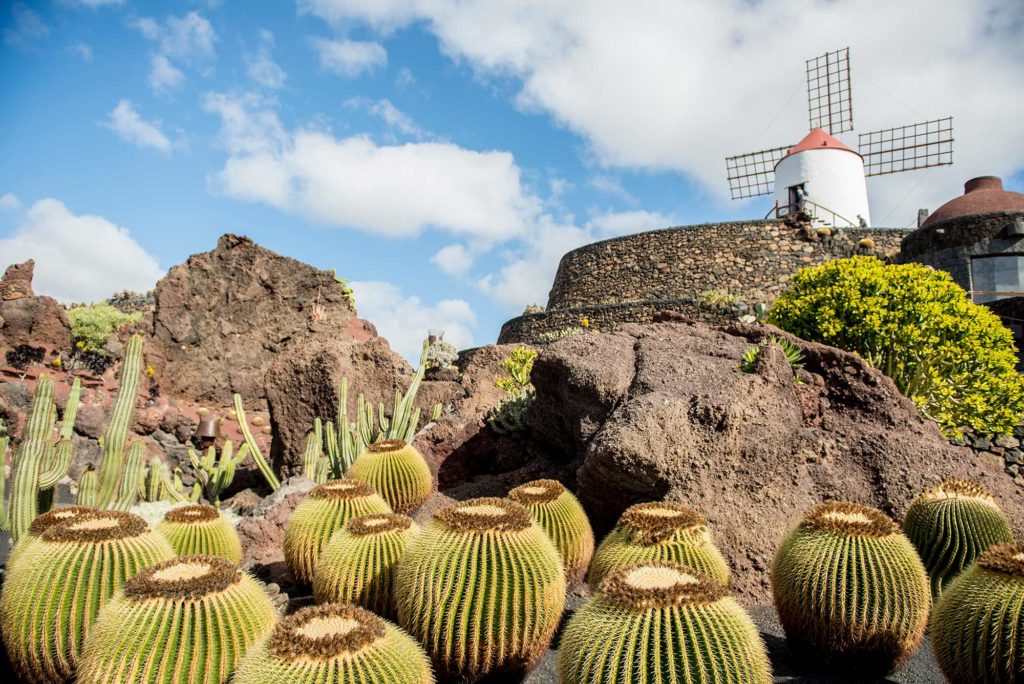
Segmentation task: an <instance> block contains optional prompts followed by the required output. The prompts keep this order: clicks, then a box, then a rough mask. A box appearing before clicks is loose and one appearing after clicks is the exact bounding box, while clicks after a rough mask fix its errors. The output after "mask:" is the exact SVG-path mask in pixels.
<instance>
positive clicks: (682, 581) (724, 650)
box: [558, 561, 772, 684]
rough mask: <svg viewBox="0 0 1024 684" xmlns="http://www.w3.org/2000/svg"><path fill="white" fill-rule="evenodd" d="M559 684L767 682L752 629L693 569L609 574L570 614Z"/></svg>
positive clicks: (649, 567)
mask: <svg viewBox="0 0 1024 684" xmlns="http://www.w3.org/2000/svg"><path fill="white" fill-rule="evenodd" d="M558 672H559V679H560V681H561V682H563V683H564V684H632V683H633V682H644V684H670V683H671V684H769V683H770V682H771V681H772V671H771V665H770V663H769V661H768V653H767V651H766V650H765V645H764V642H763V641H761V635H760V634H759V633H758V630H757V627H755V626H754V623H753V621H752V620H751V619H750V617H749V616H748V615H747V613H746V611H744V610H743V608H742V607H741V606H740V605H739V604H738V603H736V601H735V600H734V599H733V598H732V597H730V596H729V590H728V589H727V588H726V587H725V586H723V585H722V584H719V583H718V582H716V581H714V580H712V579H711V578H709V577H707V576H706V575H703V574H701V573H699V572H697V571H695V570H693V569H692V568H688V567H686V566H684V565H680V564H678V563H672V562H661V561H652V562H643V563H638V564H636V565H628V566H626V567H623V568H618V569H616V570H614V571H612V572H611V573H610V574H609V575H608V576H607V577H606V578H605V579H604V581H603V582H602V583H601V587H600V589H599V590H598V591H597V593H595V594H594V596H593V597H591V599H590V600H589V601H587V603H586V604H584V605H583V607H582V608H581V609H580V610H579V611H578V612H577V613H576V614H575V615H574V616H573V617H572V619H571V620H570V621H569V624H568V625H567V626H566V628H565V632H564V633H563V635H562V640H561V643H560V644H559V649H558Z"/></svg>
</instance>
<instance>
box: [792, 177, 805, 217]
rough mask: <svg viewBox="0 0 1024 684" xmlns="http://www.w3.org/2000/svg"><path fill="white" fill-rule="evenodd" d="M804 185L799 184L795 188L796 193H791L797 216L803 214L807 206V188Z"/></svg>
mask: <svg viewBox="0 0 1024 684" xmlns="http://www.w3.org/2000/svg"><path fill="white" fill-rule="evenodd" d="M805 185H807V184H806V183H801V184H800V185H798V186H796V191H795V192H794V193H793V195H794V197H795V199H796V213H798V214H802V213H804V207H805V206H806V205H807V188H805V187H804V186H805Z"/></svg>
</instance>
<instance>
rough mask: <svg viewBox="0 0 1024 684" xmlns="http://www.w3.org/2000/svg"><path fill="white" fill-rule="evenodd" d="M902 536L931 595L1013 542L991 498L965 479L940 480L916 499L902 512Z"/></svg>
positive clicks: (1010, 532) (937, 593) (997, 506)
mask: <svg viewBox="0 0 1024 684" xmlns="http://www.w3.org/2000/svg"><path fill="white" fill-rule="evenodd" d="M903 531H904V532H905V533H906V535H907V537H909V538H910V541H911V542H913V544H914V546H915V547H917V552H918V553H919V554H920V555H921V560H922V561H924V566H925V568H926V569H927V570H928V576H929V577H930V578H931V582H932V594H933V595H934V596H938V595H939V594H940V593H941V592H942V589H943V587H945V586H946V585H948V584H949V583H950V582H951V581H952V580H953V578H954V577H956V576H957V575H959V574H960V572H961V571H963V569H964V568H966V567H967V566H969V565H970V564H971V563H973V562H974V561H975V559H977V557H978V556H979V555H981V553H982V552H983V551H984V550H985V549H987V548H989V547H990V546H995V545H997V544H1005V543H1008V542H1011V541H1013V529H1012V528H1011V527H1010V521H1009V519H1008V518H1007V517H1006V514H1005V513H1003V511H1002V509H1000V508H999V504H998V503H996V500H995V497H993V496H992V495H991V494H989V493H988V492H987V491H985V489H984V488H982V486H981V485H979V484H977V483H975V482H971V481H969V480H957V479H950V480H945V481H944V482H942V483H941V484H940V485H938V486H937V487H933V488H931V489H929V490H927V491H926V492H925V493H924V494H922V495H921V496H919V497H918V498H917V499H916V500H915V501H914V502H913V503H912V504H910V508H909V509H908V510H907V517H906V518H904V520H903Z"/></svg>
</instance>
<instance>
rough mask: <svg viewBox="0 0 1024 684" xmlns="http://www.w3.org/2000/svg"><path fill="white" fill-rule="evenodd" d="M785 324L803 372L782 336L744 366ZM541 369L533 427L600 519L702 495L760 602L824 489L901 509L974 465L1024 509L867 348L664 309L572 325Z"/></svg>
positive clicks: (737, 571)
mask: <svg viewBox="0 0 1024 684" xmlns="http://www.w3.org/2000/svg"><path fill="white" fill-rule="evenodd" d="M772 334H774V335H778V336H781V337H787V338H788V339H790V340H791V341H793V342H794V343H795V344H797V346H799V347H800V348H801V349H802V350H803V351H804V353H805V355H806V361H805V367H804V370H801V371H800V372H799V373H798V375H797V377H796V378H794V373H793V371H792V370H791V368H790V366H789V364H788V362H787V361H786V358H785V356H784V354H783V353H782V350H781V349H779V348H778V347H776V346H769V347H767V348H766V352H765V353H763V354H761V355H760V357H759V359H758V362H757V365H756V369H755V371H754V372H752V373H746V372H743V371H741V370H740V369H739V367H738V364H739V361H740V358H741V357H742V355H743V353H744V352H745V351H746V350H747V349H749V348H750V347H751V346H753V345H754V344H755V343H756V342H757V341H759V340H760V339H762V338H763V337H765V336H768V335H772ZM797 380H799V381H797ZM533 382H534V385H535V386H536V388H537V400H536V402H535V404H534V406H533V407H532V409H531V415H530V421H531V429H532V431H533V438H534V440H535V441H536V442H537V444H538V445H539V448H542V449H546V450H547V451H548V452H549V453H555V454H564V457H565V458H566V459H567V460H569V461H570V462H571V464H572V465H573V466H576V467H577V470H576V474H577V480H578V481H577V487H576V490H577V494H578V496H579V498H580V500H581V501H582V502H583V504H584V505H585V506H586V508H587V511H588V513H589V514H590V516H591V518H592V520H593V522H594V525H595V528H596V529H598V530H599V531H603V530H607V529H608V528H609V527H610V526H611V525H612V524H613V523H614V521H615V520H616V518H617V517H618V515H619V514H620V513H621V512H622V511H623V510H624V509H625V508H626V507H627V506H629V505H631V504H633V503H636V502H639V501H650V500H662V499H664V500H669V501H675V502H680V503H685V504H687V505H689V506H692V507H693V508H696V509H697V510H699V511H701V512H702V513H703V514H704V515H705V516H706V517H707V519H708V521H709V523H710V525H711V527H712V529H713V532H714V534H715V537H716V539H717V541H718V543H719V545H720V547H721V548H722V550H723V552H724V553H725V555H726V557H727V558H728V559H729V560H730V562H731V564H732V566H733V570H734V576H735V581H736V589H737V591H738V593H739V594H740V595H741V596H743V597H745V598H746V599H751V600H753V601H755V602H759V603H764V602H768V601H769V600H770V592H769V583H768V569H769V567H770V565H771V560H772V557H773V555H774V552H775V549H776V548H777V546H778V544H779V542H780V541H781V539H782V537H783V535H784V534H785V533H786V531H787V530H788V529H789V528H790V527H791V526H792V525H794V524H796V523H797V522H798V521H799V519H800V516H801V514H802V513H803V512H804V511H805V510H806V509H807V508H809V507H810V506H811V505H813V504H815V503H818V502H820V501H823V500H825V499H845V500H851V501H856V502H860V503H864V504H868V505H872V506H877V507H879V508H881V509H882V510H884V511H886V512H887V513H888V514H890V515H892V516H893V517H895V518H896V519H901V517H902V515H903V513H904V512H905V510H906V506H907V505H908V504H909V503H910V501H911V500H912V499H913V498H914V497H915V496H916V495H917V494H918V493H920V492H921V491H922V490H923V489H924V488H925V487H927V486H929V485H932V484H935V483H937V482H938V481H939V480H941V479H942V478H945V477H967V478H971V479H974V480H976V481H978V482H980V483H982V484H983V485H984V486H985V487H986V488H987V489H988V490H989V491H991V492H992V493H994V494H995V495H996V496H997V497H999V499H1000V500H1001V501H1002V503H1003V505H1004V506H1005V508H1006V510H1007V512H1008V514H1009V516H1010V518H1011V519H1013V520H1016V521H1021V520H1024V517H1022V514H1024V489H1022V488H1020V487H1018V486H1017V485H1015V484H1014V483H1013V481H1012V480H1011V479H1010V478H1009V477H1007V476H1006V475H1005V474H1004V473H1003V471H1002V464H1001V463H994V462H993V463H987V462H985V461H983V460H981V459H978V458H976V457H975V456H974V455H973V454H972V453H971V452H970V451H969V450H967V449H963V448H958V447H954V446H951V445H950V444H949V443H948V442H947V441H946V440H944V439H943V438H942V436H941V435H940V434H939V432H938V429H937V428H936V426H935V424H934V423H931V422H930V421H927V420H924V419H922V418H921V417H920V416H919V414H918V412H917V410H916V408H915V406H914V405H913V403H912V402H910V401H909V400H908V399H906V398H904V397H902V396H901V395H900V394H899V393H898V392H897V390H896V388H895V386H894V385H893V384H892V382H891V381H890V380H889V379H888V378H886V377H884V376H883V375H882V374H881V373H879V372H878V371H877V370H875V369H873V368H871V367H869V366H868V365H867V364H866V363H865V362H864V361H863V360H862V359H860V358H859V357H857V356H855V355H853V354H848V353H845V352H842V351H840V350H837V349H834V348H831V347H826V346H823V345H817V344H810V343H806V342H803V341H801V340H798V339H796V338H793V337H792V336H789V335H786V334H785V333H783V332H781V331H779V330H776V329H774V328H772V327H770V326H746V325H740V324H737V325H734V326H729V327H724V328H719V327H712V326H707V325H700V324H695V325H691V324H681V323H659V324H653V325H646V326H638V325H629V326H624V327H623V328H621V329H620V330H618V331H617V332H614V333H608V334H591V333H586V334H579V335H573V336H571V337H569V338H566V339H564V340H561V341H559V342H556V343H554V344H551V345H548V346H546V347H544V348H543V351H542V352H541V355H540V357H539V358H538V359H537V361H536V363H535V365H534V370H533ZM1019 532H1020V530H1018V533H1019Z"/></svg>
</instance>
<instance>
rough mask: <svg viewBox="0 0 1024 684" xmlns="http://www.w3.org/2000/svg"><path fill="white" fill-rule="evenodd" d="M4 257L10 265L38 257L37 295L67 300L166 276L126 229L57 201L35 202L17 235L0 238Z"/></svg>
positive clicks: (143, 288)
mask: <svg viewBox="0 0 1024 684" xmlns="http://www.w3.org/2000/svg"><path fill="white" fill-rule="evenodd" d="M0 254H3V256H4V259H5V260H6V261H7V262H8V263H17V262H20V261H24V260H26V259H35V261H36V271H35V279H34V281H33V287H34V289H35V291H36V292H38V293H40V294H46V295H50V296H52V297H56V298H57V299H60V300H62V301H66V302H70V301H75V302H81V301H96V300H99V299H103V298H106V297H109V296H110V295H111V294H112V293H114V292H115V291H117V290H124V289H129V290H138V291H146V290H148V289H149V288H151V287H153V284H154V283H155V282H156V281H157V280H158V279H159V278H160V277H161V276H162V275H163V271H162V270H161V269H160V267H159V265H158V264H157V262H156V260H155V259H154V258H153V257H152V256H150V255H149V254H148V253H147V252H146V250H145V249H143V248H142V246H141V245H139V243H137V242H136V241H135V240H134V239H133V238H132V236H131V235H130V234H129V232H128V230H127V229H125V228H119V227H118V226H116V225H114V224H113V223H111V222H110V221H108V220H106V219H105V218H103V217H101V216H90V215H85V214H81V215H76V214H73V213H71V212H70V211H68V208H67V207H65V206H64V204H63V203H62V202H60V201H59V200H55V199H43V200H39V201H38V202H36V203H35V204H33V205H32V207H31V208H29V210H28V211H27V212H26V214H25V217H24V220H23V222H22V223H21V225H19V226H18V227H17V228H16V229H15V230H14V232H13V234H12V235H11V236H10V237H8V238H0Z"/></svg>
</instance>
